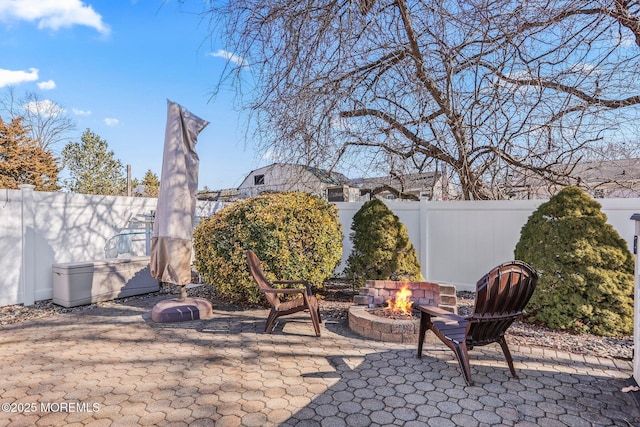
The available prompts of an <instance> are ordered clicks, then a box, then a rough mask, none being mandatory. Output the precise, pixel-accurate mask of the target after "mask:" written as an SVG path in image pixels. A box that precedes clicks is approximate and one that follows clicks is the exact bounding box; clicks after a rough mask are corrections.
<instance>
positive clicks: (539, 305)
mask: <svg viewBox="0 0 640 427" xmlns="http://www.w3.org/2000/svg"><path fill="white" fill-rule="evenodd" d="M606 221H607V217H606V215H605V214H604V213H603V212H602V211H601V205H600V204H599V203H598V202H597V201H595V200H594V199H592V198H591V197H590V196H589V195H587V194H586V193H585V192H584V191H582V190H580V189H579V188H577V187H567V188H565V189H563V190H562V191H560V192H559V193H558V194H556V195H555V196H553V197H552V198H551V199H550V200H549V201H548V202H546V203H544V204H542V205H540V207H539V208H538V209H537V210H536V211H535V212H534V213H533V214H532V215H531V216H530V217H529V220H528V221H527V223H526V224H525V225H524V227H523V228H522V230H521V234H520V241H519V242H518V244H517V245H516V249H515V257H516V259H520V260H523V261H525V262H528V263H529V264H531V265H532V266H533V267H534V268H536V269H537V270H538V271H539V273H540V279H539V281H538V285H537V288H536V291H535V292H534V294H533V297H532V298H531V300H530V302H529V304H528V306H527V311H528V313H529V316H530V317H529V319H528V320H529V321H531V322H535V323H540V324H543V325H546V326H548V327H550V328H553V329H563V330H568V331H571V332H574V333H591V334H596V335H603V336H620V335H627V334H630V333H631V332H632V331H633V303H634V299H633V290H634V289H633V288H634V260H633V256H632V255H631V253H630V252H629V250H628V249H627V244H626V242H625V241H624V240H623V239H622V238H621V237H620V235H619V234H618V232H617V231H616V230H615V229H614V228H613V227H612V226H611V225H610V224H608V223H607V222H606Z"/></svg>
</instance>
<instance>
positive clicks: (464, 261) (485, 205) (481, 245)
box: [0, 186, 640, 306]
mask: <svg viewBox="0 0 640 427" xmlns="http://www.w3.org/2000/svg"><path fill="white" fill-rule="evenodd" d="M30 187H31V186H25V188H23V189H21V190H0V254H1V255H0V271H1V272H2V274H0V306H4V305H11V304H19V303H23V302H26V303H29V302H30V301H39V300H43V299H50V298H52V296H53V295H52V292H53V290H52V289H53V279H52V265H53V264H56V263H67V262H84V261H91V260H103V259H105V257H106V256H105V249H108V252H110V256H112V255H114V254H115V255H118V254H120V253H126V252H130V253H132V254H134V255H145V251H146V250H147V249H148V241H147V239H148V233H146V232H145V227H147V226H148V224H147V223H146V222H145V218H148V217H149V216H150V215H151V214H152V212H153V211H154V210H155V208H156V202H157V200H156V199H148V198H137V197H136V198H134V197H115V196H87V195H81V194H68V193H47V192H36V191H33V190H32V188H30ZM598 201H599V202H600V203H601V204H602V206H603V211H604V212H605V213H606V214H607V216H608V219H609V222H610V223H611V224H612V225H613V226H614V228H615V229H616V230H618V232H619V233H620V235H621V236H622V238H624V239H625V240H626V241H627V242H628V244H629V249H630V250H632V248H633V238H634V233H635V228H634V227H635V224H634V221H631V220H630V218H631V216H632V215H633V214H634V213H637V212H640V199H600V200H598ZM543 202H544V200H523V201H482V202H460V201H457V202H428V201H420V202H400V201H390V202H386V203H387V205H388V206H389V207H390V208H391V210H392V211H393V212H394V213H395V214H396V215H398V217H399V218H400V220H401V221H402V222H403V223H404V224H405V226H406V227H407V229H408V232H409V238H410V239H411V242H412V243H413V245H414V247H415V248H416V251H417V253H418V258H419V260H420V262H421V264H422V270H423V275H424V276H425V278H426V279H427V280H428V281H432V282H445V283H452V284H454V285H456V286H457V288H458V290H471V289H474V286H475V282H476V281H477V280H478V279H479V278H480V277H481V276H482V275H483V274H484V273H486V272H487V271H489V270H490V269H491V268H492V267H494V266H495V265H497V264H499V263H501V262H504V261H508V260H511V259H513V251H514V249H515V245H516V243H517V242H518V240H519V238H520V229H521V228H522V226H523V225H524V224H525V223H526V221H527V219H528V217H529V215H531V213H532V212H533V211H534V210H535V209H536V208H537V207H538V206H539V205H540V204H541V203H543ZM336 205H337V207H338V209H339V216H340V221H341V223H342V227H343V234H344V239H343V243H344V250H343V259H342V264H341V265H340V266H339V267H338V269H337V271H336V272H337V274H339V273H340V272H341V271H342V269H343V268H344V262H345V260H346V259H347V257H348V256H349V253H350V252H351V248H352V245H351V241H350V239H349V234H350V233H351V223H352V218H353V215H355V213H356V212H357V211H358V209H360V207H361V206H362V203H360V202H358V203H337V204H336ZM222 206H223V204H221V203H216V202H199V204H198V211H197V212H196V216H197V217H198V218H200V217H206V216H210V215H212V214H213V213H214V212H215V211H216V210H217V209H219V208H221V207H222Z"/></svg>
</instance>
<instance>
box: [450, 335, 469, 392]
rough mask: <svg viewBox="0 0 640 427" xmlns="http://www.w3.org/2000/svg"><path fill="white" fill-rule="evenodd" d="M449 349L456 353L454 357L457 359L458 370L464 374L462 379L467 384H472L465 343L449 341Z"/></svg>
mask: <svg viewBox="0 0 640 427" xmlns="http://www.w3.org/2000/svg"><path fill="white" fill-rule="evenodd" d="M450 343H451V346H450V347H451V349H452V350H453V352H454V353H455V355H456V359H458V365H460V370H461V371H462V375H463V376H464V380H465V382H466V383H467V385H473V380H472V379H471V365H470V364H469V352H468V351H467V345H466V344H465V343H458V342H454V341H450Z"/></svg>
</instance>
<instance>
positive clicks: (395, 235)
mask: <svg viewBox="0 0 640 427" xmlns="http://www.w3.org/2000/svg"><path fill="white" fill-rule="evenodd" d="M351 230H352V233H351V235H350V237H351V241H352V242H353V250H352V252H351V255H349V258H348V259H347V267H346V268H345V271H344V273H345V276H346V278H347V279H349V280H351V281H352V282H353V283H354V284H355V285H356V286H362V285H364V282H365V281H366V280H411V281H423V280H424V278H423V277H422V273H421V271H420V262H419V261H418V257H417V255H416V251H415V249H414V247H413V245H412V244H411V242H410V241H409V234H408V233H407V228H406V227H405V225H404V224H402V222H401V221H400V219H399V218H398V217H397V216H396V215H395V214H394V213H393V212H392V211H391V210H390V209H389V208H388V207H387V206H386V205H385V204H384V203H383V202H382V201H380V200H378V199H372V200H370V201H368V202H366V203H365V204H364V205H362V207H361V208H360V210H358V212H357V213H356V214H355V215H354V216H353V223H352V225H351Z"/></svg>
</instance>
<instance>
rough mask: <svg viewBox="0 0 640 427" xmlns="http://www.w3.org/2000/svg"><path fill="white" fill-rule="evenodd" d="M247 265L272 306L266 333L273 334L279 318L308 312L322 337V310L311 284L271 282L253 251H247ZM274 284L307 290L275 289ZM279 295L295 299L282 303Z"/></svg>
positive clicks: (302, 281)
mask: <svg viewBox="0 0 640 427" xmlns="http://www.w3.org/2000/svg"><path fill="white" fill-rule="evenodd" d="M247 265H248V267H249V272H250V273H251V276H252V277H253V280H255V282H256V283H257V284H258V286H259V287H260V290H261V291H262V292H264V294H265V296H266V298H267V300H268V301H269V304H270V305H271V312H270V313H269V317H268V318H267V325H266V327H265V328H264V331H265V333H271V331H272V330H273V326H274V324H275V321H276V319H277V318H278V317H280V316H286V315H287V314H293V313H297V312H299V311H304V310H308V311H309V314H310V315H311V322H312V323H313V329H314V330H315V333H316V336H318V337H319V336H320V322H321V321H322V319H321V318H320V308H319V306H318V300H317V299H316V297H315V296H314V295H313V294H312V293H311V285H310V284H309V282H307V281H306V280H274V281H272V282H270V281H269V280H268V279H267V276H265V274H264V271H263V270H262V265H261V264H260V260H259V259H258V257H257V256H256V254H255V253H254V252H253V251H251V250H248V251H247ZM273 284H287V285H293V284H303V285H304V286H305V288H304V289H301V288H290V289H288V288H285V289H275V288H273V286H272V285H273ZM278 294H282V295H292V296H294V297H293V298H291V299H288V300H286V301H281V300H280V298H279V297H278ZM296 294H299V296H297V297H296V296H295V295H296Z"/></svg>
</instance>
